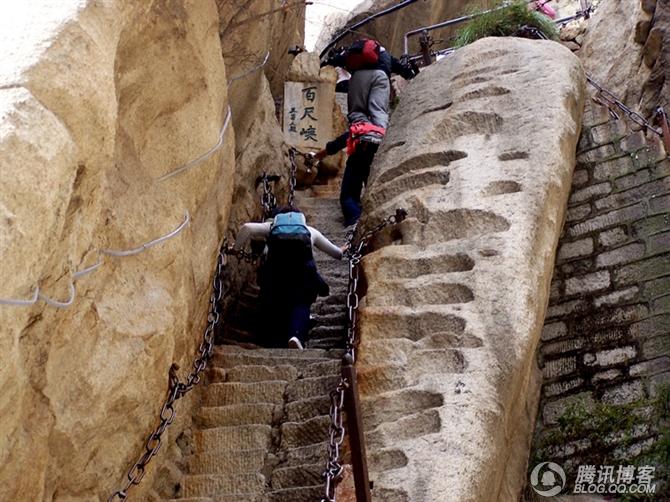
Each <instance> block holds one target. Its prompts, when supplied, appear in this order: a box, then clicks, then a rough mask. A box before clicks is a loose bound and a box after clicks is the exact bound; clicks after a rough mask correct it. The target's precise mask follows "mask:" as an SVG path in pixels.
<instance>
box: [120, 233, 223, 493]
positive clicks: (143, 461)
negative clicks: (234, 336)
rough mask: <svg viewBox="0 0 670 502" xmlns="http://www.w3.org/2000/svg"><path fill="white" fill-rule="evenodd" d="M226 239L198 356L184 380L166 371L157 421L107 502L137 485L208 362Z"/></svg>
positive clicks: (218, 316) (172, 368)
mask: <svg viewBox="0 0 670 502" xmlns="http://www.w3.org/2000/svg"><path fill="white" fill-rule="evenodd" d="M226 250H227V243H226V241H224V242H223V244H222V246H221V248H220V250H219V254H218V256H217V260H216V271H215V273H214V280H213V282H212V293H211V294H210V297H209V314H208V315H207V327H206V328H205V332H204V335H203V340H202V342H201V343H200V347H199V349H198V353H197V356H196V358H195V360H194V361H193V369H192V370H191V372H190V373H189V375H188V377H187V378H186V380H185V381H184V382H180V381H179V377H178V375H177V370H179V366H178V365H177V364H176V363H172V365H171V366H170V370H169V372H168V377H169V384H168V391H167V396H166V398H165V401H164V402H163V406H162V407H161V411H160V414H159V418H160V423H159V425H158V426H157V427H156V429H155V430H154V431H153V432H152V433H151V434H150V435H149V437H148V438H147V440H146V442H145V444H144V453H143V454H142V455H141V456H140V458H139V459H138V460H137V461H136V462H135V463H134V464H133V466H132V467H131V468H130V469H129V470H128V473H127V475H126V478H127V480H126V481H125V483H124V485H123V487H122V488H121V489H120V490H118V491H116V492H114V493H113V494H112V495H111V496H110V497H109V499H108V502H114V501H115V500H117V499H118V500H127V499H128V491H129V490H130V488H131V487H132V486H135V485H139V484H140V482H141V481H142V479H143V478H144V475H145V474H146V466H147V464H148V463H149V462H150V461H151V459H152V458H153V457H154V456H156V454H157V453H158V451H159V450H160V448H161V445H162V441H163V437H162V436H163V433H165V431H166V430H167V428H168V427H169V426H170V424H172V422H174V419H175V417H176V415H177V413H176V411H175V408H174V404H175V402H176V401H177V400H179V399H181V398H182V397H184V396H185V395H186V394H187V393H188V392H189V391H190V390H191V389H193V387H195V386H196V385H198V383H199V382H200V381H201V378H202V372H203V371H205V368H206V367H207V362H208V361H209V358H210V357H211V355H212V350H213V348H214V334H215V331H216V328H217V326H218V324H219V322H220V320H221V312H220V302H221V299H222V298H223V295H224V293H225V291H224V284H223V272H224V270H225V268H226V265H227V257H226Z"/></svg>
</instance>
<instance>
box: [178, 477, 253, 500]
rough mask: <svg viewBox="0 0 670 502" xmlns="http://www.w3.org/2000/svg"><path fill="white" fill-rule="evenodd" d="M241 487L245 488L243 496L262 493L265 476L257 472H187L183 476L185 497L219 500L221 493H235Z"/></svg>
mask: <svg viewBox="0 0 670 502" xmlns="http://www.w3.org/2000/svg"><path fill="white" fill-rule="evenodd" d="M241 488H243V489H244V490H246V492H245V493H243V494H242V495H244V496H251V495H252V494H255V493H262V492H263V490H264V489H265V476H263V475H262V474H258V473H252V474H225V475H223V474H189V475H187V476H185V477H184V482H183V490H184V496H185V497H211V498H214V499H215V500H220V496H221V495H223V494H231V495H232V494H237V493H238V492H239V491H240V489H241ZM236 500H239V499H236Z"/></svg>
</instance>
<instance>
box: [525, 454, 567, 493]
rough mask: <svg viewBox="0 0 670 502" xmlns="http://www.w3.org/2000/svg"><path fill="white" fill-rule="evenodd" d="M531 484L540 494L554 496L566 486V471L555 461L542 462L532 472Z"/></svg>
mask: <svg viewBox="0 0 670 502" xmlns="http://www.w3.org/2000/svg"><path fill="white" fill-rule="evenodd" d="M530 484H531V485H532V486H533V490H535V492H536V493H537V494H538V495H542V496H543V497H553V496H554V495H558V494H559V493H561V490H562V489H563V487H564V486H565V471H564V470H563V468H562V467H561V466H560V465H558V464H555V463H554V462H542V463H540V464H537V465H536V466H535V467H534V468H533V470H532V472H531V473H530Z"/></svg>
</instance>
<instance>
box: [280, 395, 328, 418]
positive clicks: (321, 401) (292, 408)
mask: <svg viewBox="0 0 670 502" xmlns="http://www.w3.org/2000/svg"><path fill="white" fill-rule="evenodd" d="M329 411H330V397H328V396H319V397H313V398H310V399H301V400H299V401H294V402H292V403H289V404H287V405H286V420H287V421H289V422H302V421H304V420H310V419H312V418H315V417H318V416H321V415H326V414H327V413H329Z"/></svg>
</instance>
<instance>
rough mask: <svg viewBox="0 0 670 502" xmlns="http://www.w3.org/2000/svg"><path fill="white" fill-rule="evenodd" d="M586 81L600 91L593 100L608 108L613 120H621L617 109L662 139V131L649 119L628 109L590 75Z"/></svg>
mask: <svg viewBox="0 0 670 502" xmlns="http://www.w3.org/2000/svg"><path fill="white" fill-rule="evenodd" d="M586 81H587V82H588V83H589V84H591V85H592V86H593V87H595V89H596V90H597V91H598V92H597V93H596V95H595V96H594V97H593V100H594V101H595V102H596V103H598V104H599V105H601V106H605V107H607V109H608V110H609V112H610V115H611V116H612V118H614V119H617V120H618V119H619V118H620V117H619V114H618V113H617V112H616V108H618V109H619V110H620V111H622V112H623V113H624V114H625V115H626V116H627V117H628V118H629V119H630V120H632V121H633V122H635V123H636V124H637V125H639V126H640V127H641V128H642V129H643V130H645V131H646V130H649V131H651V132H653V133H655V134H657V135H659V136H661V137H662V136H663V132H662V131H661V130H659V129H656V128H655V127H654V126H653V124H652V123H651V122H649V121H648V120H647V119H645V118H644V117H643V116H642V115H640V114H639V113H637V112H635V111H633V110H631V109H630V108H628V107H627V106H626V105H625V104H623V103H622V102H621V100H620V99H619V98H617V97H616V96H615V95H614V94H612V93H611V92H610V91H608V90H607V89H605V88H604V87H603V86H602V85H600V84H599V83H598V82H596V81H595V80H593V79H592V78H591V77H590V76H589V75H587V76H586Z"/></svg>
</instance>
